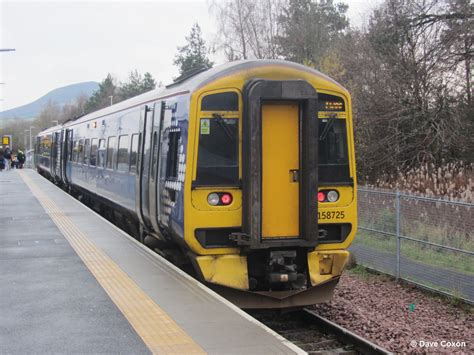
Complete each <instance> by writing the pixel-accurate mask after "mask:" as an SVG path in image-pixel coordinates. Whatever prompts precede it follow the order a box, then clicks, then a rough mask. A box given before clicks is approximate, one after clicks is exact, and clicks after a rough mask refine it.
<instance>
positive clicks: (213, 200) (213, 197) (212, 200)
mask: <svg viewBox="0 0 474 355" xmlns="http://www.w3.org/2000/svg"><path fill="white" fill-rule="evenodd" d="M219 201H220V199H219V195H218V194H216V193H215V192H213V193H212V194H209V195H208V196H207V203H208V204H210V205H211V206H217V205H218V204H219Z"/></svg>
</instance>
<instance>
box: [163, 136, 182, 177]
mask: <svg viewBox="0 0 474 355" xmlns="http://www.w3.org/2000/svg"><path fill="white" fill-rule="evenodd" d="M180 137H181V132H180V131H172V132H170V133H169V139H168V158H167V161H166V179H167V180H174V179H176V178H177V177H178V163H179V160H178V143H179V138H180Z"/></svg>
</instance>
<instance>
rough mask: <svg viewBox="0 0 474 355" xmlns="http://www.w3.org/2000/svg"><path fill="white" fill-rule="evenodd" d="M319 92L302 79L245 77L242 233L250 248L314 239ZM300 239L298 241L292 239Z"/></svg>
mask: <svg viewBox="0 0 474 355" xmlns="http://www.w3.org/2000/svg"><path fill="white" fill-rule="evenodd" d="M317 137H318V126H317V93H316V90H315V89H314V87H313V86H312V85H311V84H309V83H308V82H306V81H305V80H264V79H254V80H251V81H249V82H248V83H247V84H246V86H245V88H244V115H243V127H242V138H243V139H242V147H243V148H242V177H243V189H242V192H243V199H242V202H243V203H242V232H243V235H244V236H245V238H246V239H245V240H239V242H241V243H247V244H249V245H250V248H252V249H253V248H255V249H258V248H262V247H266V246H278V247H280V246H285V245H288V243H290V244H292V245H299V246H305V247H314V246H315V245H316V244H317V241H318V230H319V229H318V220H317V207H318V205H317V193H318V169H317V166H318V165H317V163H318V162H317V158H318V144H317ZM295 239H298V241H295Z"/></svg>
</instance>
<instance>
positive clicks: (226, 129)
mask: <svg viewBox="0 0 474 355" xmlns="http://www.w3.org/2000/svg"><path fill="white" fill-rule="evenodd" d="M212 117H214V119H215V120H216V122H217V123H218V124H219V126H221V127H222V129H223V130H224V133H225V135H226V136H227V137H228V138H229V139H230V140H231V141H234V140H235V135H234V134H233V133H232V131H231V130H230V129H229V127H228V126H227V123H225V121H224V119H223V118H222V115H220V114H218V113H213V114H212Z"/></svg>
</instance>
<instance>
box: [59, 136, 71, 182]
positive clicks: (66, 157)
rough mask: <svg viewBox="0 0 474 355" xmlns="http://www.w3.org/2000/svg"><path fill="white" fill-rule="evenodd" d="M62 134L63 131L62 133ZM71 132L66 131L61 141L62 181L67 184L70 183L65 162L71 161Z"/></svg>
mask: <svg viewBox="0 0 474 355" xmlns="http://www.w3.org/2000/svg"><path fill="white" fill-rule="evenodd" d="M63 132H64V131H63ZM72 134H73V130H72V129H66V131H65V133H64V140H63V155H62V163H61V164H62V169H61V170H62V172H61V174H62V180H63V181H64V183H66V184H68V183H69V182H70V176H69V172H68V166H67V162H68V161H71V160H72V148H73V147H72V145H73V135H72Z"/></svg>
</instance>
